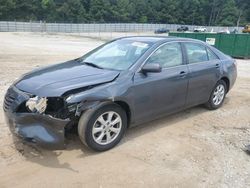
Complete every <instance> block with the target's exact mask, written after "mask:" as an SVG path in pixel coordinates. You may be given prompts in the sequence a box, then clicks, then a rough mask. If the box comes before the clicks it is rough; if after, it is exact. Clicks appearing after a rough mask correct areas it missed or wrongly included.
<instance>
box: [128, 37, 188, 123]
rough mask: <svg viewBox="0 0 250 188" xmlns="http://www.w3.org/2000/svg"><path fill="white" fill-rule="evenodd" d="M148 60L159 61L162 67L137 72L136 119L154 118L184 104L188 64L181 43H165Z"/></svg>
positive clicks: (134, 90) (135, 77) (135, 80)
mask: <svg viewBox="0 0 250 188" xmlns="http://www.w3.org/2000/svg"><path fill="white" fill-rule="evenodd" d="M147 63H158V64H160V65H161V66H162V71H161V72H158V73H146V74H144V73H141V72H137V73H135V76H134V87H133V94H134V97H133V99H134V109H135V112H136V113H135V119H136V120H137V122H138V121H139V122H142V121H147V120H150V119H154V118H155V117H157V116H160V115H163V114H168V113H171V112H174V111H177V110H180V109H182V108H183V107H184V106H185V100H186V94H187V84H188V80H187V75H188V68H187V65H186V64H185V63H184V61H183V54H182V47H181V45H180V43H178V42H171V43H166V44H164V45H162V46H161V47H159V48H158V49H157V50H156V51H155V52H154V53H153V54H152V55H151V56H150V57H149V59H148V60H147V61H146V64H147Z"/></svg>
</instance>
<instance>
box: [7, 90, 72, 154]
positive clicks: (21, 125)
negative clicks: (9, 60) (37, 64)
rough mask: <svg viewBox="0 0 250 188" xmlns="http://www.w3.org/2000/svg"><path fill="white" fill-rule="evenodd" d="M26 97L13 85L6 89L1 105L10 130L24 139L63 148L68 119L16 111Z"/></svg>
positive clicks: (51, 147)
mask: <svg viewBox="0 0 250 188" xmlns="http://www.w3.org/2000/svg"><path fill="white" fill-rule="evenodd" d="M28 98H29V96H27V94H26V93H24V92H22V91H20V90H18V89H17V88H15V87H11V88H10V89H9V90H8V91H7V94H6V96H5V101H4V106H3V107H4V113H5V118H6V122H7V123H8V125H9V128H10V130H11V132H12V133H14V134H15V135H18V136H19V137H21V138H23V139H24V140H26V141H29V142H31V143H34V144H38V145H39V146H42V147H45V148H48V149H63V148H64V146H65V144H64V130H65V126H66V125H67V124H68V123H69V122H70V120H68V119H65V120H64V119H58V118H54V117H52V116H50V115H44V114H37V113H18V112H16V109H17V108H18V106H20V105H21V104H22V103H23V102H25V101H26V100H27V99H28Z"/></svg>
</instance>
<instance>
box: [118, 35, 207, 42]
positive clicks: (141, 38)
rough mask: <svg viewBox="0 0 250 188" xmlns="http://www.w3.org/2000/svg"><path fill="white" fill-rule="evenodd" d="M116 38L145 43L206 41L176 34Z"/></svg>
mask: <svg viewBox="0 0 250 188" xmlns="http://www.w3.org/2000/svg"><path fill="white" fill-rule="evenodd" d="M116 40H131V41H137V42H145V43H159V42H160V43H161V42H170V41H177V42H178V41H193V42H199V43H204V42H202V41H200V40H196V39H190V38H181V37H174V36H129V37H122V38H118V39H116Z"/></svg>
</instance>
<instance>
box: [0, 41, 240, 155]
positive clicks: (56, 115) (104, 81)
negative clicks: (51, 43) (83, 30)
mask: <svg viewBox="0 0 250 188" xmlns="http://www.w3.org/2000/svg"><path fill="white" fill-rule="evenodd" d="M236 77H237V70H236V62H235V60H234V59H232V58H231V57H229V56H227V55H225V54H223V53H222V52H220V51H219V50H217V49H216V48H214V47H212V46H210V45H208V44H206V43H204V42H202V41H199V40H194V39H183V38H174V37H125V38H119V39H116V40H113V41H110V42H108V43H106V44H104V45H102V46H100V47H98V48H96V49H94V50H93V51H91V52H89V53H87V54H85V55H83V56H82V57H80V58H77V59H74V60H71V61H67V62H65V63H60V64H56V65H52V66H49V67H45V68H39V69H36V70H34V71H32V72H30V73H27V74H25V75H23V76H22V77H20V78H19V79H18V80H16V81H15V82H14V83H13V84H12V85H11V86H10V87H9V89H8V90H7V93H6V95H5V99H4V105H3V108H4V112H5V116H6V121H7V123H8V125H9V127H10V130H11V131H12V132H13V134H15V135H19V136H20V137H21V138H22V139H24V140H26V141H28V142H30V143H34V144H38V145H40V146H44V147H47V148H53V149H61V148H63V147H64V146H65V144H64V138H65V133H66V132H67V130H69V129H71V128H73V127H76V128H77V130H78V135H79V138H80V140H81V141H82V143H83V144H85V145H87V146H88V147H90V148H92V149H93V150H96V151H105V150H108V149H110V148H112V147H114V146H115V145H116V144H118V143H119V141H120V140H121V139H122V137H123V136H124V133H125V131H126V129H127V128H129V127H132V126H135V125H138V124H143V123H145V122H148V121H151V120H153V119H156V118H160V117H162V116H166V115H169V114H171V113H175V112H178V111H180V110H183V109H186V108H190V107H193V106H196V105H200V104H204V106H206V107H207V108H208V109H210V110H215V109H217V108H219V107H221V106H222V104H223V101H224V99H225V96H226V94H227V93H228V92H229V90H230V89H231V88H232V86H233V85H234V83H235V80H236Z"/></svg>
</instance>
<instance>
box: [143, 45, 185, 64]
mask: <svg viewBox="0 0 250 188" xmlns="http://www.w3.org/2000/svg"><path fill="white" fill-rule="evenodd" d="M147 63H158V64H160V65H161V67H162V68H167V67H174V66H178V65H182V50H181V45H180V44H179V43H168V44H164V45H163V46H161V47H160V48H159V49H157V50H156V51H155V52H154V53H153V54H152V55H151V56H150V57H149V59H148V60H147Z"/></svg>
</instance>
